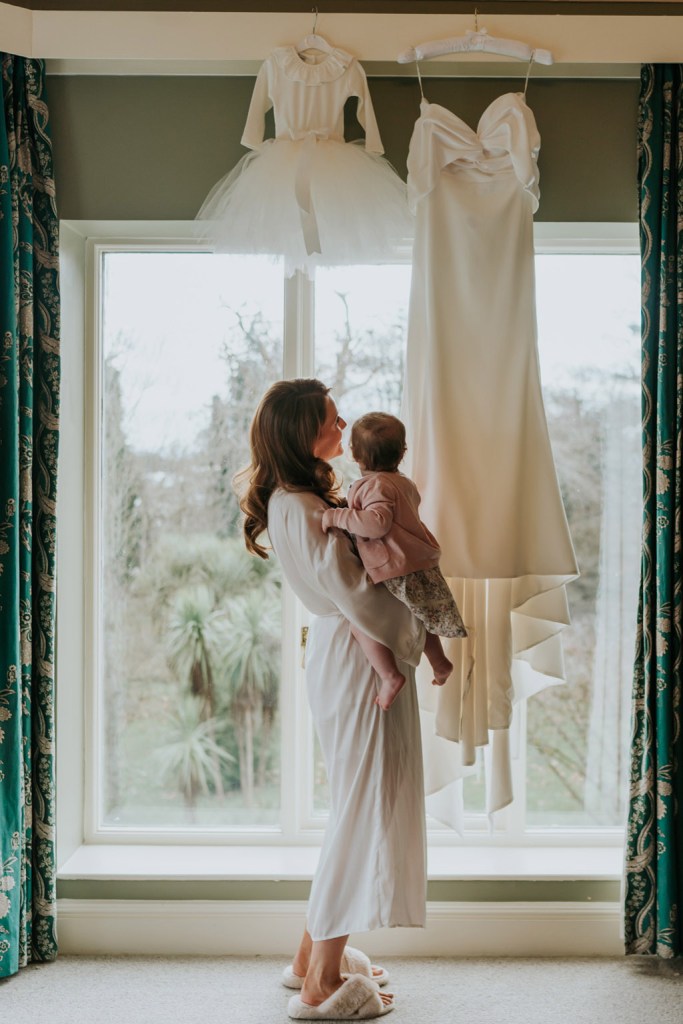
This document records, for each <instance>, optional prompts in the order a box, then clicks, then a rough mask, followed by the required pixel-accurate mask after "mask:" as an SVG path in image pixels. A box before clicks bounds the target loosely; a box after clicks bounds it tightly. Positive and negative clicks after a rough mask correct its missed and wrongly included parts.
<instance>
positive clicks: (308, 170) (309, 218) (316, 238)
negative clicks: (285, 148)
mask: <svg viewBox="0 0 683 1024" xmlns="http://www.w3.org/2000/svg"><path fill="white" fill-rule="evenodd" d="M300 138H303V145H302V147H301V152H300V154H299V159H298V161H297V165H296V172H295V176H294V196H295V198H296V204H297V206H298V207H299V219H300V220H301V231H302V233H303V236H304V244H305V246H306V253H307V255H308V256H312V255H313V254H314V253H320V252H322V249H321V248H320V234H319V232H318V218H317V217H316V213H315V206H314V204H313V196H312V194H311V176H312V174H313V157H314V153H315V146H316V143H317V142H318V140H319V139H321V140H327V139H338V136H337V135H332V134H331V133H330V132H326V131H311V132H306V134H305V135H303V136H300ZM340 141H343V140H340Z"/></svg>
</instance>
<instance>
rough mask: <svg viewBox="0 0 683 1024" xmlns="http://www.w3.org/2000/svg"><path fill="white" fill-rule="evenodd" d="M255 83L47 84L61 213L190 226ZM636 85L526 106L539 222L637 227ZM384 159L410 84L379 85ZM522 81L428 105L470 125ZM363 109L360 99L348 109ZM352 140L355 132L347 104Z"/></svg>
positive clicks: (566, 83)
mask: <svg viewBox="0 0 683 1024" xmlns="http://www.w3.org/2000/svg"><path fill="white" fill-rule="evenodd" d="M253 81H254V80H253V78H234V77H211V78H198V77H191V76H176V77H173V76H168V77H146V76H140V77H127V76H119V77H106V76H93V77H86V76H73V77H71V76H69V77H66V76H65V77H62V76H51V77H50V78H49V82H48V102H49V106H50V113H51V118H50V122H51V128H52V139H53V145H54V158H55V168H56V176H57V199H58V204H59V212H60V216H61V217H63V218H65V219H78V220H100V219H102V220H191V219H192V218H193V217H194V215H195V213H196V212H197V210H198V209H199V206H200V205H201V202H202V200H203V199H204V197H205V196H206V194H207V192H208V191H209V189H210V188H211V186H212V185H213V184H214V183H215V182H216V181H217V180H218V179H219V178H220V177H221V176H222V175H223V174H225V173H226V171H228V170H229V169H230V168H231V167H232V166H233V165H234V164H235V163H236V162H237V160H238V159H239V157H240V156H241V155H242V153H244V152H245V150H244V149H242V147H241V146H240V144H239V140H240V136H241V134H242V126H243V124H244V120H245V117H246V112H247V107H248V105H249V98H250V96H251V90H252V87H253ZM638 87H639V85H638V82H637V81H635V80H625V81H605V80H595V81H591V80H585V79H582V80H576V79H575V80H563V79H544V80H538V81H534V80H533V78H532V80H531V82H530V84H529V91H528V95H527V99H528V102H529V105H530V106H531V107H532V109H533V110H534V113H535V115H536V119H537V122H538V127H539V130H540V133H541V138H542V148H541V158H540V168H541V207H540V210H539V212H538V214H537V215H536V216H537V220H548V221H578V220H586V221H628V220H636V219H637V194H636V116H637V104H638ZM370 89H371V93H372V97H373V101H374V105H375V110H376V113H377V120H378V123H379V127H380V131H381V133H382V138H383V140H384V145H385V148H386V153H387V156H388V158H389V160H391V162H392V163H393V164H394V166H395V167H396V168H397V170H398V171H399V173H400V174H402V175H405V160H406V155H407V152H408V144H409V141H410V134H411V131H412V126H413V123H414V121H415V118H416V117H417V113H418V100H419V92H418V88H417V84H416V81H415V79H414V78H412V77H411V78H374V79H371V81H370ZM519 89H520V80H519V79H463V78H428V79H426V80H425V91H426V93H427V96H428V98H429V99H430V100H431V101H432V102H435V103H441V104H443V105H444V106H446V107H448V108H449V109H451V110H453V111H454V112H456V113H457V114H459V115H460V116H461V117H462V118H464V120H466V121H467V122H468V123H469V124H471V125H474V124H475V123H476V121H477V119H478V118H479V115H480V114H481V112H482V111H483V110H484V108H485V107H486V106H487V105H488V104H489V103H490V102H491V100H492V99H493V98H494V97H495V96H497V95H499V94H500V93H503V92H506V91H519ZM352 103H354V104H355V101H352ZM347 112H348V114H349V118H348V122H349V126H348V132H347V137H353V135H358V134H359V129H358V127H357V125H356V122H355V119H354V118H353V109H352V107H351V104H350V105H349V110H348V111H347Z"/></svg>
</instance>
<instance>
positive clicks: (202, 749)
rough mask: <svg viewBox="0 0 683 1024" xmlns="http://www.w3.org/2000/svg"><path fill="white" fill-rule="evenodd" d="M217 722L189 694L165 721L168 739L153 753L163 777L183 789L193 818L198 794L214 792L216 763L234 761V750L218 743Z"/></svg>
mask: <svg viewBox="0 0 683 1024" xmlns="http://www.w3.org/2000/svg"><path fill="white" fill-rule="evenodd" d="M213 722H214V720H213V719H209V720H208V721H207V720H205V719H202V717H201V711H200V707H199V702H198V701H197V700H196V699H195V698H194V697H190V696H187V695H186V696H185V697H184V698H183V699H182V700H181V701H180V703H179V704H178V705H177V707H176V708H175V709H174V711H173V713H172V714H171V715H170V716H169V719H168V721H167V722H166V723H165V725H166V735H167V736H168V740H167V742H166V743H164V744H163V745H162V746H160V747H157V749H156V750H155V752H154V755H153V757H154V760H155V761H156V762H157V764H158V767H159V772H160V774H161V777H162V779H164V780H165V781H168V782H170V783H172V784H173V785H176V786H179V787H180V789H182V791H183V795H184V797H185V803H186V804H187V806H188V808H189V809H190V816H191V818H192V820H194V817H195V815H194V808H195V806H196V803H197V797H198V796H199V794H200V793H204V794H205V795H208V794H209V792H210V782H211V780H213V779H215V766H216V763H220V762H221V761H223V762H227V761H234V757H233V756H232V754H229V753H228V752H227V751H226V750H223V749H222V748H221V747H219V746H218V744H217V743H216V741H215V739H214V737H213V735H212V732H211V726H212V724H213Z"/></svg>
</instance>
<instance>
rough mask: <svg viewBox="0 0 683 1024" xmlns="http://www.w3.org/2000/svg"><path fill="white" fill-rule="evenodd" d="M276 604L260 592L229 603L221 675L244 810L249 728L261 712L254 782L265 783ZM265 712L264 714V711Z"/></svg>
mask: <svg viewBox="0 0 683 1024" xmlns="http://www.w3.org/2000/svg"><path fill="white" fill-rule="evenodd" d="M279 611H280V609H279V604H278V603H276V602H275V601H274V600H273V599H272V597H271V598H270V599H269V598H268V596H267V594H265V593H264V591H263V590H251V591H250V592H249V593H247V594H243V595H242V596H240V597H237V598H235V599H234V600H232V601H230V602H229V604H228V606H227V609H226V615H227V621H228V634H227V636H226V643H225V648H224V651H223V656H222V659H221V670H222V673H223V675H224V678H225V679H226V682H227V684H228V688H229V694H230V708H231V710H232V715H233V720H234V722H235V726H236V730H235V731H236V734H237V746H238V751H239V759H240V780H241V785H242V791H243V794H244V801H245V804H246V806H247V807H251V806H252V805H253V802H254V727H255V723H256V716H257V714H258V712H259V710H262V711H263V717H262V726H263V728H262V736H261V748H260V752H259V782H261V781H262V780H264V779H265V765H266V758H267V755H268V749H269V746H270V735H271V732H272V727H273V723H274V719H275V711H276V708H277V695H278V690H279V670H280V621H279V619H280V615H279ZM265 709H267V710H265Z"/></svg>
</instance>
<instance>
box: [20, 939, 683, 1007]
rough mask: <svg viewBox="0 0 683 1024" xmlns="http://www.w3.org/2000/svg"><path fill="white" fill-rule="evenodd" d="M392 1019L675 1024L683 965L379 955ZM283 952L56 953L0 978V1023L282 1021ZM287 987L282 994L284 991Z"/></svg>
mask: <svg viewBox="0 0 683 1024" xmlns="http://www.w3.org/2000/svg"><path fill="white" fill-rule="evenodd" d="M382 962H383V963H384V965H385V966H386V967H387V968H388V969H389V970H390V971H391V983H390V985H389V986H388V988H389V989H390V990H391V991H393V992H394V993H395V994H396V1000H397V1005H396V1009H395V1010H394V1011H393V1012H392V1013H391V1014H390V1015H388V1016H387V1017H386V1020H387V1021H391V1022H392V1024H441V1022H447V1024H458V1022H460V1021H462V1022H463V1024H465V1022H466V1024H560V1022H571V1024H683V963H681V961H657V960H651V959H649V958H640V957H637V958H634V957H626V958H623V959H592V960H588V959H577V960H556V959H547V960H512V959H501V960H445V959H444V960H440V959H411V960H405V959H396V958H393V957H387V958H386V959H384V960H383V961H382ZM285 963H286V960H284V959H283V958H282V957H250V958H246V957H226V958H219V957H177V958H169V957H138V956H136V957H67V956H64V957H60V958H59V959H58V960H57V961H56V962H55V963H53V964H32V965H31V966H29V967H27V968H25V969H24V970H23V971H20V972H19V974H17V975H14V977H12V978H8V979H5V980H4V981H0V1021H2V1024H81V1022H82V1024H114V1022H115V1024H176V1022H177V1024H270V1022H271V1021H273V1022H276V1021H282V1022H283V1024H284V1022H286V1021H287V1019H288V1018H287V990H286V989H284V988H283V987H282V986H281V985H280V983H279V976H280V972H281V970H282V968H283V966H284V965H285ZM290 994H291V993H290Z"/></svg>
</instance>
